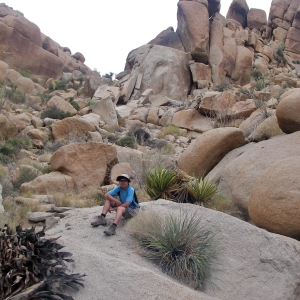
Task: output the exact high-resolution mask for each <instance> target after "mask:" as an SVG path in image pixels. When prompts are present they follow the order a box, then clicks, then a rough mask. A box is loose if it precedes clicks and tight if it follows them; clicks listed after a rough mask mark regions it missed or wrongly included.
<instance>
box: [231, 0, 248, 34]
mask: <svg viewBox="0 0 300 300" xmlns="http://www.w3.org/2000/svg"><path fill="white" fill-rule="evenodd" d="M248 12H249V7H248V4H247V2H246V0H233V1H232V2H231V5H230V7H229V10H228V12H227V15H226V19H233V20H235V21H238V22H239V23H241V25H242V26H243V27H244V28H245V27H247V15H248Z"/></svg>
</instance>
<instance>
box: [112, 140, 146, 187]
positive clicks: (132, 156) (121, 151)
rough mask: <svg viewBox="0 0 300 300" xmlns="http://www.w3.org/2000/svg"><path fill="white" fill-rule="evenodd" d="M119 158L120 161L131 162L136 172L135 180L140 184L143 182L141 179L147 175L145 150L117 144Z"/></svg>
mask: <svg viewBox="0 0 300 300" xmlns="http://www.w3.org/2000/svg"><path fill="white" fill-rule="evenodd" d="M115 148H116V151H117V158H118V162H119V163H129V164H130V166H131V168H132V169H133V171H134V174H135V180H136V182H137V183H138V184H141V182H142V181H141V180H142V179H143V178H144V176H145V173H144V171H145V165H146V164H145V159H144V155H143V152H141V151H138V150H135V149H131V148H124V147H120V146H116V147H115Z"/></svg>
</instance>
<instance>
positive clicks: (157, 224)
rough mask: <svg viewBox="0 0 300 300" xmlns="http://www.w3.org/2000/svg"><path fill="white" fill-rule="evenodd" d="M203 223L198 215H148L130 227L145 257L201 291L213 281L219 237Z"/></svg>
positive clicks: (167, 272)
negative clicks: (212, 270) (211, 278)
mask: <svg viewBox="0 0 300 300" xmlns="http://www.w3.org/2000/svg"><path fill="white" fill-rule="evenodd" d="M200 224H201V219H200V218H199V217H198V216H197V215H196V213H194V214H189V213H187V212H182V211H181V212H180V214H179V215H178V216H175V215H172V214H170V215H168V216H162V215H159V214H154V213H149V212H147V213H144V214H142V213H141V214H139V215H138V216H137V217H136V218H135V219H133V220H132V221H131V223H130V228H131V233H132V235H133V237H135V238H136V239H137V241H138V242H139V243H140V245H141V247H142V249H143V252H142V253H143V255H144V256H145V257H147V258H148V259H150V260H152V261H154V262H155V263H157V264H158V265H159V266H160V267H161V268H162V270H163V272H165V273H166V274H168V275H170V276H171V277H174V278H177V279H179V280H180V281H181V282H184V283H186V284H188V285H190V286H192V287H193V288H195V289H200V290H201V289H203V288H204V284H205V283H206V282H207V281H208V280H209V279H210V276H211V265H212V262H213V261H214V259H215V258H216V255H217V247H216V243H215V240H214V238H215V234H214V233H213V232H212V231H211V230H208V229H206V228H205V227H203V226H200Z"/></svg>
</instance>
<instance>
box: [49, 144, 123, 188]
mask: <svg viewBox="0 0 300 300" xmlns="http://www.w3.org/2000/svg"><path fill="white" fill-rule="evenodd" d="M117 162H118V161H117V151H116V148H115V147H114V146H112V145H107V144H102V143H93V142H90V143H84V144H80V143H72V144H69V145H66V146H63V147H61V148H60V149H58V150H57V151H56V152H55V153H54V154H53V156H52V157H51V160H50V165H51V169H52V170H54V171H59V172H61V173H63V174H65V175H68V176H70V177H72V178H73V180H74V182H75V187H76V189H77V190H78V191H82V190H86V189H89V188H93V187H99V186H101V185H102V184H103V181H104V179H105V176H106V171H107V168H108V165H111V166H112V165H114V164H116V163H117Z"/></svg>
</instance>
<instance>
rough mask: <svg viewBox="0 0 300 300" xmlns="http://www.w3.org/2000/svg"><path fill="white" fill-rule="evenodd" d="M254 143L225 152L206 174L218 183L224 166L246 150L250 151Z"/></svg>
mask: <svg viewBox="0 0 300 300" xmlns="http://www.w3.org/2000/svg"><path fill="white" fill-rule="evenodd" d="M254 145H255V143H248V144H246V145H244V146H241V147H239V148H236V149H233V150H232V151H230V152H229V153H227V154H226V155H225V156H224V158H223V159H222V160H221V161H220V162H219V163H218V164H217V165H216V166H215V167H214V168H213V169H212V170H211V171H210V172H209V173H208V174H207V175H206V178H208V179H209V180H210V181H211V182H213V183H215V184H219V182H220V179H221V177H222V175H223V172H224V170H225V168H226V166H227V165H228V164H229V163H230V162H231V161H233V160H234V159H236V158H237V157H239V156H240V155H241V154H243V153H244V152H246V151H248V150H249V151H251V148H252V147H253V146H254Z"/></svg>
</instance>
